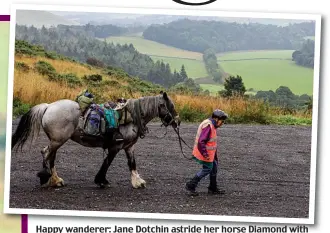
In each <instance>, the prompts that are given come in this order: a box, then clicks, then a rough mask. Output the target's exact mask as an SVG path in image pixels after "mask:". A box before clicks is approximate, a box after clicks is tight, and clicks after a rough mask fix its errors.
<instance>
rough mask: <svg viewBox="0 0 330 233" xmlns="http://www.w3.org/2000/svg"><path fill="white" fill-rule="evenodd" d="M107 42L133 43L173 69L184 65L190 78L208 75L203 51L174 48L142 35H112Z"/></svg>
mask: <svg viewBox="0 0 330 233" xmlns="http://www.w3.org/2000/svg"><path fill="white" fill-rule="evenodd" d="M107 42H111V43H114V44H120V45H125V44H127V45H129V44H133V46H134V48H136V49H137V51H139V52H140V53H142V54H147V55H149V56H150V57H151V58H152V59H153V60H154V61H155V62H156V61H158V60H160V61H163V62H165V63H168V64H169V65H170V67H171V70H172V71H174V70H177V71H179V70H180V69H181V66H182V65H184V66H185V68H186V71H187V74H188V77H189V78H193V79H195V78H201V77H206V76H207V72H206V70H205V66H204V63H203V57H202V56H203V55H202V54H201V53H197V52H191V51H187V50H183V49H178V48H174V47H171V46H167V45H165V44H161V43H157V42H155V41H151V40H146V39H143V38H142V37H140V36H117V37H116V36H111V37H108V38H107Z"/></svg>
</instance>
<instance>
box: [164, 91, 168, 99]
mask: <svg viewBox="0 0 330 233" xmlns="http://www.w3.org/2000/svg"><path fill="white" fill-rule="evenodd" d="M163 98H164V99H165V100H168V96H167V94H166V92H164V93H163Z"/></svg>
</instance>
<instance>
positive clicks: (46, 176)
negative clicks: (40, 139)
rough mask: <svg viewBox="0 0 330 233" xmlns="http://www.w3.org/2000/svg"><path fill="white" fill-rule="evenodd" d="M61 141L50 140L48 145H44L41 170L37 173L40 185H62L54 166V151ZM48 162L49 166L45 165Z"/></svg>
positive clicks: (60, 144) (62, 182)
mask: <svg viewBox="0 0 330 233" xmlns="http://www.w3.org/2000/svg"><path fill="white" fill-rule="evenodd" d="M62 145H63V143H59V142H54V141H51V143H50V145H49V146H47V147H45V148H44V149H43V150H42V151H41V153H42V154H43V158H44V159H43V170H42V171H41V172H39V173H38V176H39V178H40V184H41V185H42V186H50V187H60V186H64V181H63V179H62V178H60V177H58V175H57V172H56V168H55V159H56V152H57V150H58V148H59V147H60V146H62ZM47 162H49V168H48V166H47Z"/></svg>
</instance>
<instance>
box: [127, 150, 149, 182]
mask: <svg viewBox="0 0 330 233" xmlns="http://www.w3.org/2000/svg"><path fill="white" fill-rule="evenodd" d="M125 153H126V157H127V164H128V168H129V170H130V172H131V182H132V186H133V188H144V187H146V182H145V181H144V180H143V179H142V178H141V177H140V175H139V173H138V172H137V170H136V162H135V158H134V146H131V147H129V148H127V149H125Z"/></svg>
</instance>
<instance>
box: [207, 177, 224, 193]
mask: <svg viewBox="0 0 330 233" xmlns="http://www.w3.org/2000/svg"><path fill="white" fill-rule="evenodd" d="M208 193H209V194H217V195H223V194H225V193H226V191H225V190H224V189H219V188H218V186H217V177H216V176H210V186H209V187H208Z"/></svg>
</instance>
